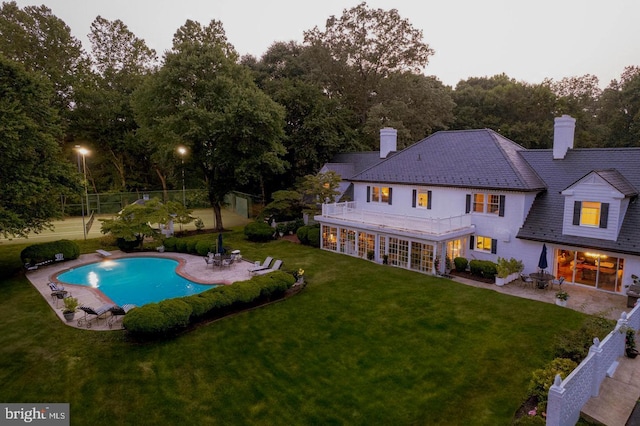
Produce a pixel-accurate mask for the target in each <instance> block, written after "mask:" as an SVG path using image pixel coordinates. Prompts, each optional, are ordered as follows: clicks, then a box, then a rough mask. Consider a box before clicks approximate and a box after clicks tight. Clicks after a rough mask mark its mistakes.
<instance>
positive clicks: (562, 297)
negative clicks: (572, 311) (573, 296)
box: [556, 290, 569, 306]
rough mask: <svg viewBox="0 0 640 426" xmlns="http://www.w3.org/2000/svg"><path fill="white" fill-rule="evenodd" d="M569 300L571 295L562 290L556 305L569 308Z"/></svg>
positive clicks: (557, 294)
mask: <svg viewBox="0 0 640 426" xmlns="http://www.w3.org/2000/svg"><path fill="white" fill-rule="evenodd" d="M568 299H569V293H567V292H566V291H564V290H560V291H559V292H557V293H556V305H558V306H567V300H568Z"/></svg>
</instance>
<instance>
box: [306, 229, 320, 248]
mask: <svg viewBox="0 0 640 426" xmlns="http://www.w3.org/2000/svg"><path fill="white" fill-rule="evenodd" d="M307 239H308V240H309V245H310V246H311V247H320V227H319V226H313V227H311V228H310V229H309V232H308V233H307Z"/></svg>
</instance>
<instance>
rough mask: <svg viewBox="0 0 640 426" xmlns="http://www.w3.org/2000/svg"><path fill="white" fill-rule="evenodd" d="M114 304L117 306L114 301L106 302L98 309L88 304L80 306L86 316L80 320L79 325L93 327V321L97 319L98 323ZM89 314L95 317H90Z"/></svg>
mask: <svg viewBox="0 0 640 426" xmlns="http://www.w3.org/2000/svg"><path fill="white" fill-rule="evenodd" d="M113 306H115V305H114V304H113V303H105V304H104V305H102V306H100V307H99V308H98V309H94V308H92V307H91V306H86V305H82V306H80V307H79V309H80V310H81V311H84V317H82V318H80V319H79V320H78V327H82V326H86V327H87V328H91V321H93V320H94V319H95V320H96V323H97V322H98V321H99V320H100V317H101V316H102V315H104V314H106V313H107V312H109V311H110V310H111V308H112V307H113ZM89 315H93V317H89Z"/></svg>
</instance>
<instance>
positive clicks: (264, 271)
mask: <svg viewBox="0 0 640 426" xmlns="http://www.w3.org/2000/svg"><path fill="white" fill-rule="evenodd" d="M281 267H282V260H280V259H278V260H276V261H275V262H273V266H272V267H271V268H269V269H261V270H259V271H255V272H254V273H255V274H257V275H264V274H268V273H269V272H273V271H277V270H278V269H280V268H281Z"/></svg>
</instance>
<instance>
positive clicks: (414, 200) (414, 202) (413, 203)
mask: <svg viewBox="0 0 640 426" xmlns="http://www.w3.org/2000/svg"><path fill="white" fill-rule="evenodd" d="M417 196H418V191H416V190H415V189H414V190H413V199H412V201H411V207H413V208H416V198H417Z"/></svg>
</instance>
